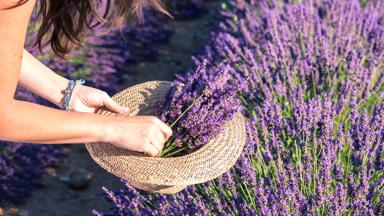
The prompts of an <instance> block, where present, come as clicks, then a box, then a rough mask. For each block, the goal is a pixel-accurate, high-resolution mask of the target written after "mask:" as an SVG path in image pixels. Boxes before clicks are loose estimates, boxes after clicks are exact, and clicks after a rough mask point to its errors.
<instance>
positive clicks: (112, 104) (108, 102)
mask: <svg viewBox="0 0 384 216" xmlns="http://www.w3.org/2000/svg"><path fill="white" fill-rule="evenodd" d="M103 102H104V106H106V107H107V108H108V109H109V110H111V111H112V112H116V113H125V112H128V111H129V109H128V108H126V107H123V106H120V104H118V103H117V102H116V101H114V100H113V99H112V98H111V97H109V95H108V94H107V95H106V96H105V97H104V99H103Z"/></svg>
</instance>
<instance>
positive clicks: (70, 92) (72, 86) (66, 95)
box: [60, 79, 85, 111]
mask: <svg viewBox="0 0 384 216" xmlns="http://www.w3.org/2000/svg"><path fill="white" fill-rule="evenodd" d="M84 83H85V80H83V79H78V80H69V81H68V84H67V87H66V88H65V90H64V91H63V98H62V101H61V103H62V106H60V107H61V108H62V109H64V110H67V111H70V110H71V106H70V102H71V101H72V98H73V97H75V91H76V89H77V88H79V87H80V85H82V84H84Z"/></svg>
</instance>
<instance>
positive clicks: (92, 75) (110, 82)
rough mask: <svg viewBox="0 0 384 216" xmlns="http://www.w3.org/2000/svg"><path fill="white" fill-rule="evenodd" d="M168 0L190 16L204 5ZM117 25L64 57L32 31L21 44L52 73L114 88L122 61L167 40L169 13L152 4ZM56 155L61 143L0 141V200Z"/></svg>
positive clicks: (24, 187)
mask: <svg viewBox="0 0 384 216" xmlns="http://www.w3.org/2000/svg"><path fill="white" fill-rule="evenodd" d="M172 2H173V1H172ZM172 2H169V5H168V6H169V10H171V11H174V17H175V18H176V19H188V18H195V17H197V16H198V15H200V14H201V13H202V12H204V10H205V7H204V3H203V2H202V1H195V0H191V1H190V0H185V1H178V3H177V4H175V3H172ZM186 8H192V10H186ZM191 12H192V13H191ZM122 29H123V30H122V31H115V32H112V33H110V34H108V35H105V36H102V37H99V36H98V32H95V35H93V36H90V38H89V39H88V41H89V43H90V46H87V47H84V48H79V49H77V50H75V51H74V52H72V53H71V54H70V56H69V57H68V59H66V60H62V59H59V58H56V57H55V56H54V55H53V54H52V53H51V52H50V51H49V50H48V49H47V50H44V53H40V52H39V50H38V49H37V48H36V47H33V46H31V45H32V43H33V38H34V36H33V35H34V33H33V31H31V32H30V35H29V38H28V44H27V46H26V48H27V50H28V51H29V52H31V53H33V54H34V55H36V56H37V57H38V58H39V59H40V60H41V61H42V62H43V63H45V64H46V65H47V66H48V67H50V68H51V69H52V70H53V71H55V72H56V73H59V74H61V75H63V76H65V77H66V78H70V79H78V78H84V79H86V80H87V85H91V86H94V87H97V88H100V89H103V90H105V91H107V92H108V93H110V94H113V93H115V92H116V91H117V90H118V89H117V88H116V86H117V84H118V82H119V81H120V77H121V75H122V74H123V73H129V71H127V69H126V67H127V65H129V64H133V63H137V62H141V61H146V60H156V57H157V51H156V47H157V45H158V44H160V43H164V42H166V41H167V40H168V39H169V37H170V36H171V35H172V33H173V29H172V28H171V26H170V24H169V23H168V19H167V18H166V17H165V16H163V15H161V14H159V13H158V12H155V11H153V10H148V11H146V12H145V21H144V23H141V24H138V23H126V25H125V26H124V27H123V28H122ZM16 98H17V99H20V100H27V101H30V102H34V103H40V104H44V105H47V106H52V107H54V105H52V104H50V103H49V102H47V101H45V100H44V99H42V98H40V97H38V96H36V95H33V94H31V93H29V92H28V91H26V90H25V89H22V88H18V89H17V92H16ZM61 155H63V154H62V147H58V146H46V145H44V146H42V145H31V144H22V143H11V142H4V141H0V206H3V205H6V204H7V203H10V202H19V201H21V200H23V199H24V198H25V197H26V196H27V194H28V193H29V192H30V190H31V189H32V188H34V187H38V186H43V185H41V184H40V183H39V178H38V177H40V176H41V175H42V174H43V173H44V168H45V167H46V166H48V165H52V164H55V163H57V162H58V158H59V156H61Z"/></svg>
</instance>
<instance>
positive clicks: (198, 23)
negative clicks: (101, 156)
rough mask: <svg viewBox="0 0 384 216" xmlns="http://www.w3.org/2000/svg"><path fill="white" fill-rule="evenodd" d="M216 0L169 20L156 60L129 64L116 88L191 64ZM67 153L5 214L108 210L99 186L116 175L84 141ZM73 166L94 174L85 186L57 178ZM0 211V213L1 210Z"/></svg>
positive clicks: (112, 183) (115, 182)
mask: <svg viewBox="0 0 384 216" xmlns="http://www.w3.org/2000/svg"><path fill="white" fill-rule="evenodd" d="M217 7H218V5H217V4H216V3H209V8H210V10H209V12H208V13H207V14H205V15H203V16H201V17H200V18H198V19H194V20H190V21H171V25H172V26H173V27H174V29H175V34H174V35H173V36H172V38H171V39H170V41H169V42H168V43H167V44H164V45H160V47H159V54H160V55H159V59H158V61H156V62H143V63H140V64H136V65H131V66H130V70H131V71H135V73H134V74H126V75H125V76H124V80H125V83H124V84H122V85H121V86H119V88H120V89H121V90H122V89H125V88H127V87H129V86H131V85H134V84H137V83H141V82H145V81H150V80H172V79H173V76H174V74H175V73H179V72H185V71H186V70H187V69H188V68H189V67H190V66H191V64H192V62H191V58H190V57H191V55H192V54H193V52H194V51H196V50H199V49H201V48H202V46H203V45H204V44H205V42H206V41H207V38H208V37H209V32H210V31H211V29H212V27H213V26H214V23H215V17H216V9H217ZM66 150H67V151H68V156H67V157H66V158H64V160H63V162H62V164H60V165H59V166H58V167H57V168H54V169H53V168H50V169H49V170H48V173H49V174H46V175H45V176H43V178H42V179H41V181H42V183H43V184H44V185H46V187H45V188H43V189H38V190H34V191H33V194H32V196H31V197H29V198H28V199H27V200H26V202H25V203H24V204H21V205H18V206H14V207H12V208H9V209H7V212H13V213H7V214H6V215H19V216H35V215H36V216H44V215H49V216H55V215H58V216H79V215H90V214H91V210H92V209H97V210H101V211H103V210H105V211H107V210H108V209H109V208H110V207H111V203H109V202H107V201H106V200H105V199H104V198H103V195H102V190H101V187H102V186H106V187H108V188H109V189H118V188H119V187H121V184H120V181H119V179H118V178H117V177H115V176H112V175H110V174H108V173H107V172H105V171H104V170H103V169H101V168H100V167H99V166H98V165H97V164H96V163H94V162H93V160H92V159H91V158H90V156H89V154H88V152H87V151H86V149H85V147H84V145H73V146H70V147H66ZM75 170H85V171H86V172H88V173H91V174H92V175H93V176H94V177H93V178H92V180H91V181H90V183H89V185H88V187H87V188H86V189H84V190H72V189H70V187H69V186H68V185H67V184H66V183H64V182H63V181H60V177H61V178H62V177H65V176H68V174H69V173H71V172H73V171H75ZM0 214H1V213H0Z"/></svg>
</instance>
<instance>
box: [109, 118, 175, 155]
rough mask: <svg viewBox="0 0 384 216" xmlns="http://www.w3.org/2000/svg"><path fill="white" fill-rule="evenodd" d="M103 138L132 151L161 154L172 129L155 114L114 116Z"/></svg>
mask: <svg viewBox="0 0 384 216" xmlns="http://www.w3.org/2000/svg"><path fill="white" fill-rule="evenodd" d="M113 117H114V118H111V121H109V122H108V123H107V124H106V131H105V133H104V134H102V136H103V138H102V140H105V141H106V142H109V143H112V144H113V145H115V146H117V147H120V148H124V149H128V150H131V151H137V152H144V153H145V154H147V155H150V156H159V155H160V153H161V151H162V149H163V147H164V143H165V142H166V141H167V140H168V139H169V137H171V136H172V129H171V128H170V127H169V126H168V125H166V124H165V123H163V122H162V121H160V120H159V119H158V118H156V117H153V116H124V115H118V116H113Z"/></svg>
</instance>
